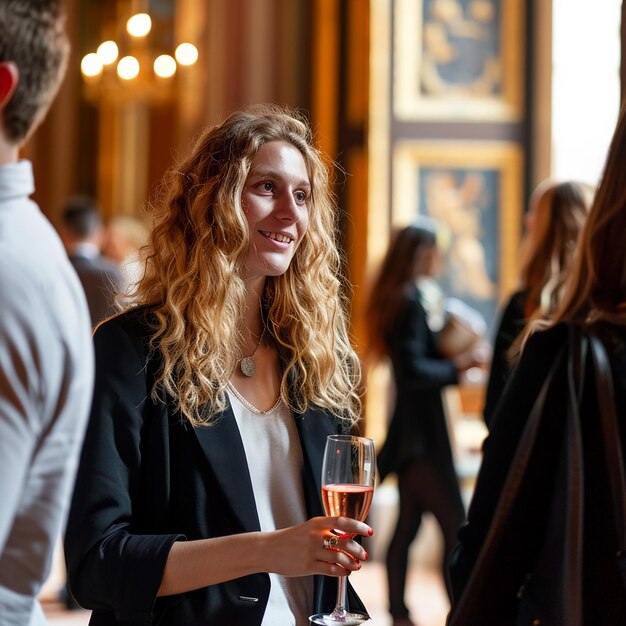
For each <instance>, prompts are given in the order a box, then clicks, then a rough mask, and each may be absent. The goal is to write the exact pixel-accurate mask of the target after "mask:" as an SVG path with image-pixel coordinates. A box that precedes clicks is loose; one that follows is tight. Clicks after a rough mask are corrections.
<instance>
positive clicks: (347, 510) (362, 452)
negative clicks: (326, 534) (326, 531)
mask: <svg viewBox="0 0 626 626" xmlns="http://www.w3.org/2000/svg"><path fill="white" fill-rule="evenodd" d="M375 477H376V452H375V450H374V442H373V441H372V440H371V439H367V438H365V437H354V436H351V435H330V436H329V437H328V438H327V440H326V449H325V451H324V462H323V465H322V500H323V502H324V509H325V511H326V515H328V516H330V517H338V516H343V517H351V518H353V519H357V520H359V521H365V518H366V517H367V514H368V512H369V509H370V505H371V504H372V498H373V496H374V480H375ZM339 534H340V535H341V537H342V538H350V539H351V538H352V537H354V535H352V534H351V535H345V534H343V533H339ZM345 605H346V577H345V576H340V577H339V589H338V593H337V606H335V610H334V611H333V612H332V613H318V614H316V615H312V616H311V618H310V619H311V622H313V623H314V624H327V625H331V626H332V625H336V624H341V625H343V626H351V625H353V624H362V623H363V622H366V621H367V620H368V619H369V618H368V617H367V616H365V615H360V614H358V613H349V612H348V611H347V610H346V608H345Z"/></svg>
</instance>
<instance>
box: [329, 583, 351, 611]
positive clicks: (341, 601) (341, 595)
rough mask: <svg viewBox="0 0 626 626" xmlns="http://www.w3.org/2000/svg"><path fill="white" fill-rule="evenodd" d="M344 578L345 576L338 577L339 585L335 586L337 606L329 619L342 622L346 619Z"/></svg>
mask: <svg viewBox="0 0 626 626" xmlns="http://www.w3.org/2000/svg"><path fill="white" fill-rule="evenodd" d="M346 578H347V576H339V583H338V586H337V605H336V606H335V610H334V611H333V613H332V615H331V616H330V617H331V619H334V620H337V621H338V622H343V621H344V620H345V619H346V615H347V611H346Z"/></svg>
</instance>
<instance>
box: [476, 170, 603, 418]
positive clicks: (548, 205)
mask: <svg viewBox="0 0 626 626" xmlns="http://www.w3.org/2000/svg"><path fill="white" fill-rule="evenodd" d="M592 195H593V194H592V192H591V189H590V188H589V186H588V185H585V184H583V183H578V182H574V181H567V182H561V183H558V182H555V181H550V180H547V181H544V182H542V183H541V184H540V185H539V186H538V187H537V188H536V189H535V191H534V192H533V194H532V197H531V201H530V208H529V211H528V213H527V214H526V233H525V236H524V242H523V244H522V261H521V272H520V278H521V285H520V288H519V290H518V291H516V292H515V293H514V294H513V295H512V296H511V297H510V298H509V300H508V302H507V304H506V305H505V306H504V308H503V312H502V314H501V317H500V322H499V325H498V329H497V331H496V333H495V341H494V348H493V356H492V361H491V369H490V372H489V380H488V383H487V392H486V398H485V406H484V409H483V415H484V418H485V423H486V424H487V427H489V426H490V424H491V419H492V417H493V412H494V409H495V407H496V404H497V402H498V400H499V399H500V396H501V395H502V391H503V390H504V387H505V385H506V383H507V381H508V379H509V377H510V374H511V370H512V368H513V366H514V364H515V362H516V361H517V358H518V356H519V349H520V346H521V337H522V336H523V334H524V333H523V331H524V328H526V326H527V325H532V324H533V322H534V321H535V320H536V319H539V318H548V317H549V316H550V315H551V314H552V313H554V311H555V310H556V308H557V305H558V304H559V302H560V298H561V294H562V292H563V285H564V284H565V279H566V278H567V276H568V274H569V273H570V271H571V265H572V261H573V259H574V253H575V251H576V246H577V244H578V238H579V235H580V232H581V231H582V227H583V224H584V223H585V219H586V218H587V213H588V212H589V207H590V204H591V199H592Z"/></svg>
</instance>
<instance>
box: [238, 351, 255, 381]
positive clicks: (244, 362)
mask: <svg viewBox="0 0 626 626" xmlns="http://www.w3.org/2000/svg"><path fill="white" fill-rule="evenodd" d="M239 369H240V370H241V373H242V374H243V375H244V376H248V378H249V377H250V376H253V375H254V373H255V372H256V363H255V362H254V359H253V358H252V357H251V356H244V357H243V359H241V361H239Z"/></svg>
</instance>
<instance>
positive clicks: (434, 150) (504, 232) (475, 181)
mask: <svg viewBox="0 0 626 626" xmlns="http://www.w3.org/2000/svg"><path fill="white" fill-rule="evenodd" d="M522 178H523V153H522V150H521V149H520V147H519V146H518V145H517V144H514V143H509V142H485V141H465V142H459V141H407V142H398V143H397V144H396V147H395V150H394V168H393V195H392V222H393V225H394V226H395V227H401V226H404V225H406V224H408V223H411V222H412V221H415V220H416V219H418V217H419V216H426V217H428V218H432V219H434V220H436V221H437V222H438V223H439V224H440V225H441V226H442V228H441V232H442V250H443V251H444V262H443V268H444V271H443V272H442V276H441V282H442V286H443V288H444V291H446V293H447V294H448V295H449V296H454V297H457V298H459V299H461V300H463V301H464V302H466V303H467V304H469V305H470V306H472V307H474V308H475V309H477V310H478V311H480V312H481V313H482V314H483V316H484V317H485V319H486V321H487V323H488V324H489V325H492V324H494V323H495V321H496V319H495V318H496V315H497V310H498V307H499V305H500V304H501V303H502V301H503V299H504V298H505V297H506V296H507V295H509V294H510V293H511V292H512V290H513V289H515V287H516V285H517V280H518V271H519V247H520V230H521V228H520V226H521V221H522V202H523V191H522Z"/></svg>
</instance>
